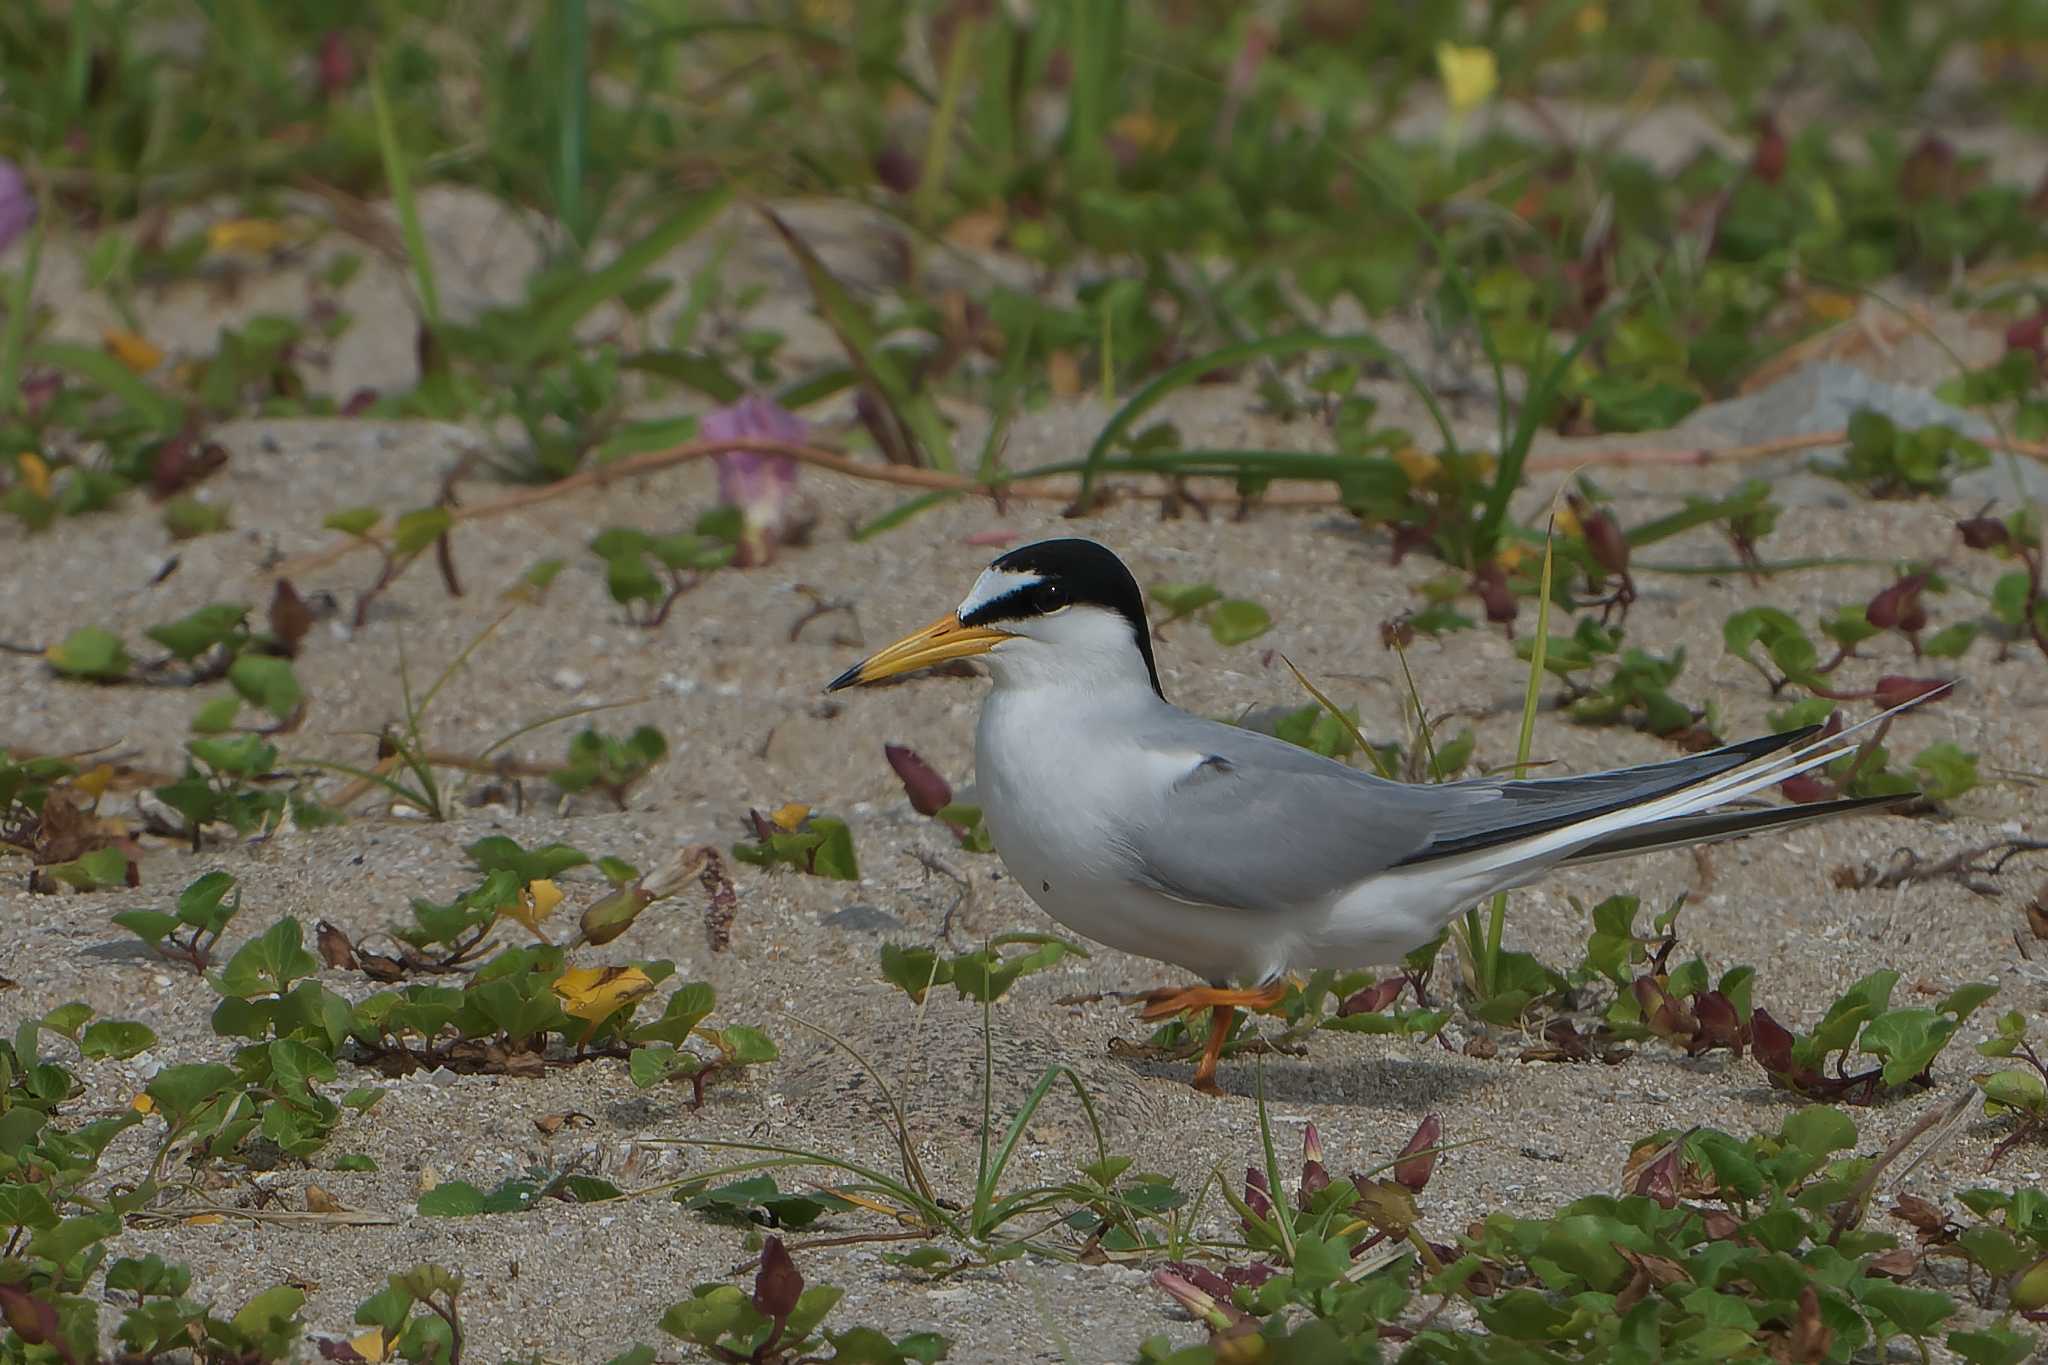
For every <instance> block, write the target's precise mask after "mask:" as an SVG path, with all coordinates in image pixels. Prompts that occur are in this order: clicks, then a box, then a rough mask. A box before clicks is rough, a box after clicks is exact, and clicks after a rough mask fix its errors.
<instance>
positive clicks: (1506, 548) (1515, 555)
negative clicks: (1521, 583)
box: [1493, 545, 1529, 573]
mask: <svg viewBox="0 0 2048 1365" xmlns="http://www.w3.org/2000/svg"><path fill="white" fill-rule="evenodd" d="M1528 555H1529V552H1528V550H1526V549H1525V548H1523V547H1522V546H1520V545H1503V546H1502V547H1501V549H1500V552H1499V553H1498V554H1496V555H1495V556H1494V557H1493V562H1494V563H1496V564H1498V565H1500V567H1501V569H1502V570H1503V571H1505V572H1507V573H1513V572H1514V571H1515V570H1516V569H1518V568H1520V567H1521V564H1522V561H1523V560H1524V559H1526V558H1528Z"/></svg>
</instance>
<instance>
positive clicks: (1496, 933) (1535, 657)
mask: <svg viewBox="0 0 2048 1365" xmlns="http://www.w3.org/2000/svg"><path fill="white" fill-rule="evenodd" d="M1554 530H1555V523H1554V522H1553V524H1552V525H1551V526H1547V527H1545V528H1544V533H1543V572H1542V574H1541V575H1540V577H1539V578H1538V580H1537V596H1536V638H1535V639H1534V640H1533V641H1531V642H1530V646H1529V683H1528V686H1527V687H1526V688H1525V689H1524V690H1523V692H1522V730H1521V733H1520V734H1519V735H1517V736H1516V738H1515V776H1516V777H1517V778H1523V777H1527V776H1528V775H1529V750H1530V748H1531V747H1532V746H1533V745H1534V744H1535V741H1536V707H1537V705H1538V704H1539V703H1540V702H1541V701H1542V699H1543V657H1544V653H1545V650H1546V648H1547V646H1548V645H1549V643H1550V574H1551V569H1552V567H1553V565H1554V562H1555V559H1556V555H1555V549H1556V541H1555V539H1554V535H1553V532H1554ZM1507 914H1508V893H1507V892H1505V891H1496V892H1495V893H1494V896H1493V904H1492V905H1491V906H1489V907H1488V909H1487V921H1486V961H1487V974H1488V979H1489V980H1498V979H1499V973H1500V952H1501V937H1502V935H1504V934H1505V933H1506V932H1507Z"/></svg>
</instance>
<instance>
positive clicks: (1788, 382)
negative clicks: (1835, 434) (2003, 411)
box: [1678, 360, 1992, 469]
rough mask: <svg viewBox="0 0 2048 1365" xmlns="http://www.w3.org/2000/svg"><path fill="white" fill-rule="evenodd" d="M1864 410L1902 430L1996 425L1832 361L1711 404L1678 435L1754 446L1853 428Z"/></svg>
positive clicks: (1795, 462)
mask: <svg viewBox="0 0 2048 1365" xmlns="http://www.w3.org/2000/svg"><path fill="white" fill-rule="evenodd" d="M1864 408H1871V409H1874V410H1876V411H1878V412H1881V413H1883V414H1884V415H1885V416H1887V417H1889V418H1891V419H1892V420H1893V421H1894V422H1897V423H1898V424H1899V425H1900V426H1902V427H1927V426H1949V427H1954V428H1955V429H1956V430H1957V431H1960V432H1962V433H1963V434H1964V435H1966V436H1975V437H1979V438H1982V437H1985V436H1989V435H1991V434H1992V430H1991V424H1990V423H1989V422H1987V421H1985V420H1984V419H1983V418H1982V417H1980V416H1978V415H1977V414H1976V413H1974V412H1966V411H1964V410H1963V409H1962V408H1958V407H1952V406H1950V405H1949V404H1947V403H1944V402H1942V401H1941V400H1940V399H1939V398H1936V397H1935V396H1934V395H1933V394H1931V393H1928V392H1926V391H1925V390H1923V389H1909V388H1906V387H1904V386H1903V385H1899V384H1887V383H1885V382H1884V381H1883V380H1882V379H1873V378H1872V377H1871V376H1870V375H1868V374H1865V373H1864V372H1863V371H1862V370H1859V369H1857V368H1856V367H1855V366H1853V365H1844V364H1841V363H1840V362H1838V361H1832V360H1826V361H1822V362H1821V363H1819V364H1817V365H1809V366H1807V367H1806V368H1805V369H1803V370H1800V371H1798V372H1796V373H1794V374H1791V375H1788V376H1786V377H1785V378H1784V379H1781V380H1779V381H1778V382H1777V383H1775V384H1773V385H1771V387H1769V388H1768V389H1765V390H1763V391H1762V392H1760V393H1752V394H1747V395H1745V396H1743V397H1741V398H1730V399H1728V400H1727V401H1726V402H1721V403H1710V404H1708V405H1707V406H1706V407H1703V408H1701V409H1699V410H1698V411H1697V412H1695V413H1693V414H1692V416H1690V417H1688V418H1686V419H1685V421H1684V422H1682V423H1680V424H1679V426H1678V431H1679V432H1681V433H1684V434H1685V435H1688V436H1702V437H1711V438H1713V439H1715V440H1717V441H1725V442H1729V443H1731V444H1736V445H1750V444H1753V443H1755V442H1758V441H1769V440H1773V439H1775V438H1777V437H1780V436H1810V435H1812V434H1813V433H1815V432H1819V431H1839V430H1841V429H1842V428H1843V427H1845V426H1847V425H1849V417H1850V415H1851V414H1853V413H1855V412H1858V411H1860V410H1862V409H1864ZM1820 453H1823V454H1825V453H1827V452H1820ZM1805 459H1806V457H1804V456H1799V457H1791V456H1788V457H1787V460H1788V467H1790V468H1795V469H1796V468H1798V467H1799V466H1800V465H1802V464H1804V463H1805Z"/></svg>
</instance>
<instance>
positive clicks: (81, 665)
mask: <svg viewBox="0 0 2048 1365" xmlns="http://www.w3.org/2000/svg"><path fill="white" fill-rule="evenodd" d="M46 657H47V658H48V659H49V661H50V667H52V668H54V669H56V670H57V671H58V672H59V673H61V674H63V675H64V676H65V677H67V678H86V679H89V680H91V681H93V682H119V681H120V680H121V679H123V678H125V677H127V676H128V669H129V665H130V660H129V658H128V650H127V647H126V646H125V645H123V644H122V643H121V637H120V636H118V635H115V634H114V633H113V632H111V631H105V630H101V629H100V628H99V627H98V626H81V627H79V628H78V629H77V630H74V631H72V632H71V633H70V634H69V635H67V636H65V637H64V642H63V643H62V644H60V645H55V646H53V647H52V648H51V649H50V650H49V651H48V654H47V656H46Z"/></svg>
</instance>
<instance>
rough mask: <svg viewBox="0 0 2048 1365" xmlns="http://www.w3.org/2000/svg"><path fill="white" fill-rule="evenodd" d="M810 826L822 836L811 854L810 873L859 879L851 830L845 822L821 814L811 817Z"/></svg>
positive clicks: (850, 880) (835, 878)
mask: <svg viewBox="0 0 2048 1365" xmlns="http://www.w3.org/2000/svg"><path fill="white" fill-rule="evenodd" d="M810 828H811V832H812V833H814V834H821V835H823V836H824V837H823V838H822V839H821V840H819V842H818V847H817V849H816V851H815V852H813V853H812V855H811V875H813V876H817V877H831V878H833V879H834V880H837V881H843V882H857V881H859V880H860V868H859V866H858V864H857V862H856V860H855V858H854V855H853V831H852V830H851V829H848V828H847V826H846V822H845V821H844V820H837V819H834V818H833V817H831V816H829V815H821V816H817V817H815V818H814V819H812V821H811V826H810Z"/></svg>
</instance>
